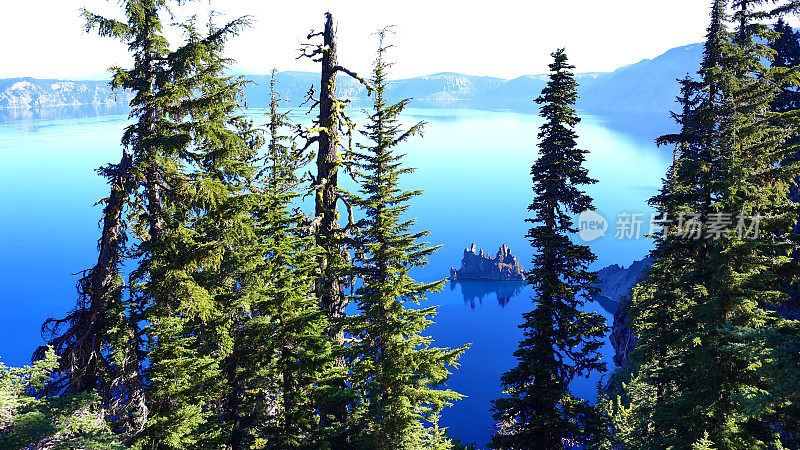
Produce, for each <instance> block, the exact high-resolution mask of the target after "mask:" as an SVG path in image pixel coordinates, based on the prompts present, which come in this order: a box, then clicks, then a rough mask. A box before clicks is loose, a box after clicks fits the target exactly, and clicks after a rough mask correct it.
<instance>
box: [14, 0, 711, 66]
mask: <svg viewBox="0 0 800 450" xmlns="http://www.w3.org/2000/svg"><path fill="white" fill-rule="evenodd" d="M0 1H1V2H2V6H0V11H1V13H0V78H8V77H16V76H32V77H38V78H82V77H93V76H94V77H96V76H97V75H99V74H102V73H104V72H105V71H106V69H107V68H108V67H109V66H112V65H114V64H122V65H126V64H127V63H128V62H129V60H128V56H127V54H126V49H125V47H124V46H123V45H121V44H118V43H116V42H115V41H113V40H111V39H108V38H100V37H98V36H97V35H95V34H93V33H92V34H87V33H84V31H83V28H82V19H81V17H80V15H79V9H80V8H81V7H86V8H87V9H90V10H92V11H95V12H98V13H102V14H104V15H108V16H112V17H117V18H121V17H122V16H121V10H120V8H119V4H118V2H117V0H0ZM193 3H194V4H193V5H192V3H190V5H192V6H190V7H185V6H184V7H176V12H177V13H178V14H181V15H182V14H187V12H188V11H192V12H193V13H194V12H198V13H199V14H200V15H201V17H207V12H203V11H204V10H207V9H208V7H209V4H210V5H211V7H213V8H214V9H217V10H220V11H222V12H224V13H226V17H235V16H239V15H250V16H253V18H254V19H255V22H254V25H253V27H252V28H251V29H249V30H247V31H245V32H244V33H242V35H241V36H239V37H238V38H236V39H234V40H233V41H231V43H230V45H229V47H228V49H229V54H228V56H229V57H232V58H234V59H236V61H237V63H236V66H237V67H239V68H241V69H242V70H244V71H247V72H250V73H258V74H265V73H268V72H269V71H270V70H271V69H272V68H273V67H275V68H277V69H278V70H306V71H313V70H316V69H317V68H316V67H315V65H314V64H313V63H311V62H310V61H309V60H300V61H297V60H295V57H296V56H297V55H298V51H297V49H298V48H299V43H300V42H301V41H304V39H305V36H306V35H307V34H308V32H309V30H310V29H311V28H315V29H320V28H321V27H322V24H323V13H324V12H325V11H326V10H330V11H331V12H332V13H333V14H334V18H335V19H336V20H337V22H338V29H339V55H340V62H341V63H342V64H343V65H345V66H349V67H351V68H352V69H354V70H356V71H361V72H367V71H368V69H369V67H370V66H369V64H370V61H371V58H372V57H373V55H374V52H375V45H376V40H375V36H374V35H373V33H374V31H375V30H377V29H378V28H380V27H383V26H386V25H395V32H396V35H395V36H393V38H392V39H393V41H392V42H393V43H394V44H395V46H396V48H395V49H394V50H393V51H392V53H391V55H390V56H391V58H392V59H393V60H394V61H395V62H396V65H395V66H394V67H393V70H392V75H393V77H395V78H405V77H412V76H418V75H427V74H432V73H437V72H460V73H464V74H470V75H490V76H498V77H503V78H513V77H517V76H520V75H525V74H538V73H544V72H546V71H547V63H548V62H549V54H550V52H551V51H553V50H554V49H555V48H558V47H566V49H567V53H568V55H569V56H570V59H571V60H572V62H573V64H575V65H576V66H577V71H579V72H600V71H610V70H613V69H616V68H618V67H620V66H623V65H627V64H632V63H635V62H637V61H640V60H642V59H645V58H653V57H656V56H658V55H660V54H661V53H663V52H665V51H666V50H669V49H670V48H673V47H677V46H681V45H686V44H691V43H695V42H700V41H701V40H702V39H703V35H704V33H705V28H706V26H707V22H708V13H709V4H710V0H709V1H706V0H604V1H600V0H558V1H550V0H547V1H545V0H528V1H520V0H516V1H512V0H482V1H479V2H478V1H472V0H461V1H450V0H448V1H438V0H395V1H381V0H373V1H363V0H362V1H355V0H336V1H333V0H328V1H319V0H281V1H272V0H260V1H257V0H196V1H195V2H193Z"/></svg>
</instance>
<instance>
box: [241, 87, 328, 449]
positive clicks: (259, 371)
mask: <svg viewBox="0 0 800 450" xmlns="http://www.w3.org/2000/svg"><path fill="white" fill-rule="evenodd" d="M270 98H271V101H270V105H269V106H270V112H269V124H268V133H269V143H268V147H267V154H266V156H265V159H264V161H265V167H264V168H263V171H262V172H263V173H262V178H263V181H262V182H261V183H260V186H261V187H260V188H259V190H258V191H257V195H256V198H257V201H258V207H257V208H256V209H255V223H254V225H255V233H256V236H257V242H258V244H257V245H256V246H254V247H252V251H253V252H252V254H250V255H247V256H246V259H247V260H249V261H257V263H256V264H255V266H254V267H253V269H252V270H251V271H250V274H249V276H248V277H246V278H245V279H244V280H245V282H244V285H245V286H246V287H245V291H246V292H247V294H246V303H247V304H248V311H247V315H246V318H245V320H244V321H243V323H242V327H241V329H240V330H239V331H238V333H237V335H236V340H235V351H234V359H235V360H236V362H237V364H236V366H237V367H236V370H235V372H234V377H233V379H232V380H233V381H232V383H231V384H232V385H233V386H235V387H236V390H235V400H234V402H235V404H236V405H237V406H236V407H235V408H231V410H232V411H237V412H238V417H237V418H236V422H238V423H239V424H240V425H239V426H238V427H235V428H234V433H233V437H234V439H232V440H231V446H232V447H233V448H250V447H251V446H252V445H255V446H256V447H257V448H276V449H283V448H319V447H320V446H324V440H325V432H324V430H322V429H321V428H320V427H319V416H318V414H317V412H316V409H317V404H318V403H319V402H320V401H321V400H324V396H325V394H326V393H325V392H324V391H323V390H322V389H320V385H319V381H320V380H324V378H325V377H326V376H327V374H328V372H327V371H328V370H329V369H331V367H332V366H333V356H332V354H331V343H330V341H329V340H328V339H327V337H326V335H325V331H326V329H327V316H326V315H325V313H324V311H323V310H322V309H321V307H320V306H319V304H318V302H317V300H316V297H315V296H314V295H313V282H314V276H315V274H316V273H317V253H318V249H316V246H315V244H314V238H313V236H311V235H309V234H308V232H307V227H306V224H305V220H304V219H305V218H304V216H302V215H301V214H300V213H299V212H296V211H293V210H292V209H291V207H292V202H293V201H294V200H296V199H297V197H298V196H299V193H298V192H299V190H300V189H302V187H303V186H302V183H301V182H302V180H300V179H298V178H297V176H296V172H297V171H298V170H299V169H301V168H302V167H304V166H305V165H306V164H307V162H308V161H307V157H306V155H305V154H304V153H303V152H302V151H301V150H300V149H298V148H297V147H296V146H294V145H290V143H291V141H290V139H289V138H288V137H287V136H286V135H285V134H283V133H284V130H286V129H288V128H289V127H290V126H291V124H290V122H289V118H288V113H281V112H279V110H278V108H279V101H280V98H279V96H278V94H277V92H276V89H275V79H274V74H273V79H272V82H271V96H270Z"/></svg>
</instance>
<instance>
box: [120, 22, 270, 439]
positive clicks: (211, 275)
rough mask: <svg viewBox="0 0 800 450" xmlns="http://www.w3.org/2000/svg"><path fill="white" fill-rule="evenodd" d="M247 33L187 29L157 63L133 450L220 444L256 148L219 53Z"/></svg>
mask: <svg viewBox="0 0 800 450" xmlns="http://www.w3.org/2000/svg"><path fill="white" fill-rule="evenodd" d="M247 25H248V22H247V20H245V19H238V20H234V21H232V22H229V23H227V24H226V25H225V26H223V27H216V26H214V25H213V24H212V23H209V25H208V31H207V32H206V33H201V32H200V31H199V29H198V28H197V26H196V25H195V23H194V21H193V20H190V21H189V22H187V23H185V24H183V25H182V28H183V30H184V32H185V34H186V36H187V38H186V43H185V44H184V45H182V46H181V47H179V48H177V49H176V50H175V51H174V52H171V53H170V54H169V55H168V58H167V60H168V63H169V64H168V66H167V67H166V70H165V73H164V74H163V75H164V77H165V79H164V81H163V83H164V84H163V85H162V86H160V89H159V95H158V96H157V97H158V101H159V110H160V112H161V116H160V123H159V126H160V127H163V128H159V130H160V131H161V133H163V134H162V136H163V138H164V140H163V141H162V142H160V143H159V146H158V147H157V149H158V153H157V154H156V155H155V156H156V159H157V160H159V161H160V162H159V163H158V165H159V166H163V167H165V168H168V169H169V170H162V171H160V172H159V173H160V174H161V175H162V176H164V179H163V182H164V183H165V184H166V185H167V186H169V187H170V189H168V190H166V189H165V190H164V191H163V192H162V196H161V197H160V198H161V208H160V210H161V212H162V215H163V218H164V226H163V228H162V229H161V231H160V234H161V237H162V239H161V240H159V241H152V240H150V241H145V242H144V243H143V247H142V249H141V250H142V251H143V257H142V264H141V266H140V267H139V268H138V269H137V270H136V271H134V274H133V279H134V280H136V281H137V290H138V292H137V294H138V295H140V296H141V297H140V298H141V299H142V300H145V301H144V302H143V303H140V305H139V306H140V308H141V314H142V316H141V317H142V319H143V320H145V321H146V323H147V324H148V325H147V326H146V328H145V330H144V331H145V333H146V335H147V341H146V346H145V349H146V351H147V359H148V362H149V366H148V371H147V379H148V381H149V385H148V390H147V393H148V398H149V400H150V404H151V414H150V417H149V420H148V423H147V427H146V429H145V430H144V433H143V434H142V435H141V436H140V439H139V445H141V446H160V447H166V448H186V447H213V446H219V445H221V444H222V443H224V442H228V441H229V440H230V436H229V435H230V433H231V426H232V425H231V424H230V423H228V422H227V421H225V420H224V419H225V418H226V417H227V416H226V414H227V413H230V410H229V409H225V408H224V407H221V405H223V404H224V403H225V400H226V395H225V392H226V388H235V387H230V386H226V385H225V382H224V381H225V377H224V370H225V369H226V367H225V365H226V364H227V363H229V362H230V356H231V355H232V353H233V351H234V334H235V332H236V330H237V328H238V327H239V326H240V324H241V317H242V315H243V314H244V312H245V311H246V309H247V307H248V305H247V304H246V303H245V301H244V299H243V297H244V293H243V291H242V289H241V287H242V282H243V278H244V277H246V276H248V270H250V269H251V268H252V265H253V262H252V261H248V260H247V259H245V258H244V255H245V254H246V251H247V249H248V248H249V247H250V246H252V245H254V242H255V238H254V234H253V228H254V226H253V204H252V201H251V199H252V195H251V189H250V184H251V180H252V179H253V178H254V177H255V174H256V170H257V168H256V150H257V149H258V148H259V147H260V145H261V138H260V136H259V134H258V133H257V132H256V130H254V128H253V126H252V123H251V122H250V121H249V120H247V119H245V118H244V117H243V116H242V115H241V112H240V105H241V99H242V89H243V85H244V83H245V81H244V80H243V79H242V78H240V77H234V78H232V77H228V76H225V75H223V71H224V70H225V68H226V67H227V65H228V64H229V60H227V59H226V58H224V57H223V56H222V54H223V51H224V46H225V43H226V41H227V39H229V38H230V37H231V36H234V35H236V34H237V33H238V31H239V30H240V29H242V28H243V27H245V26H247ZM162 152H163V153H162ZM162 158H163V159H162ZM149 214H150V213H149V212H148V219H149ZM151 230H152V229H151ZM151 236H152V235H151Z"/></svg>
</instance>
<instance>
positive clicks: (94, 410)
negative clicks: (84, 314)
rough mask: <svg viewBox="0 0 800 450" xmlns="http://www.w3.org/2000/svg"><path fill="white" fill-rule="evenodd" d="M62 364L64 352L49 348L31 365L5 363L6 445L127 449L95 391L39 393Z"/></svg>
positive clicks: (0, 401) (2, 407)
mask: <svg viewBox="0 0 800 450" xmlns="http://www.w3.org/2000/svg"><path fill="white" fill-rule="evenodd" d="M58 367H59V362H58V357H57V356H56V354H55V352H54V351H53V350H52V349H46V350H45V352H44V355H43V356H42V358H40V359H39V360H37V361H36V362H34V363H33V365H32V366H30V367H23V368H19V369H15V368H7V367H5V366H4V365H3V364H0V448H8V449H19V448H37V449H38V448H48V449H63V450H67V449H74V448H91V449H98V450H99V449H107V450H122V449H124V448H125V447H124V446H123V445H122V444H121V438H120V437H119V436H115V435H114V434H113V433H112V432H111V430H110V428H109V426H108V424H107V423H106V422H105V420H104V417H103V415H104V414H103V407H102V402H101V401H100V399H99V398H98V397H96V396H94V395H92V394H90V393H87V392H80V393H76V394H64V395H61V396H54V397H44V398H36V397H34V396H31V395H30V392H31V391H41V390H42V389H43V388H44V387H45V386H46V385H47V384H48V383H49V382H50V379H51V377H52V374H53V372H54V371H56V370H57V369H58Z"/></svg>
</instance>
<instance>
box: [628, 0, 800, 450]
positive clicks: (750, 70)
mask: <svg viewBox="0 0 800 450" xmlns="http://www.w3.org/2000/svg"><path fill="white" fill-rule="evenodd" d="M763 3H764V2H757V1H735V2H733V5H732V6H733V7H734V9H735V13H734V15H733V17H732V20H731V21H732V22H733V23H734V24H735V26H736V30H735V32H734V33H731V32H729V31H728V30H727V26H726V25H727V23H729V22H728V19H727V17H726V11H727V7H728V6H729V5H728V2H727V1H724V0H717V1H715V2H714V6H713V8H712V21H711V26H710V27H709V35H708V40H707V43H706V51H705V55H704V60H703V62H702V64H701V70H700V72H699V80H698V81H697V82H695V83H693V89H694V95H695V96H696V97H695V98H696V102H694V103H693V104H692V105H691V107H690V108H684V111H685V112H684V114H683V115H682V116H680V117H679V122H680V123H681V125H682V132H681V133H680V134H679V135H676V136H666V137H665V138H662V142H670V143H675V144H676V145H678V147H679V149H680V156H679V157H678V159H677V161H676V167H675V169H676V170H674V172H673V173H674V177H673V178H672V179H671V180H670V184H669V185H666V184H665V188H664V189H663V190H662V193H661V194H660V196H657V197H656V198H654V200H653V203H654V206H656V207H657V208H658V209H659V210H660V211H661V212H662V213H665V214H668V215H669V216H670V217H671V218H672V220H675V219H676V218H679V217H680V215H681V214H689V213H692V214H696V217H697V219H698V221H699V222H700V223H701V224H703V227H702V228H700V229H699V232H698V233H697V234H696V235H695V236H694V237H691V236H687V235H686V232H685V229H686V226H685V223H684V224H681V223H680V219H679V220H678V221H677V222H678V223H672V224H668V226H667V229H666V230H665V233H664V234H663V235H662V236H660V237H659V238H658V239H657V242H656V250H655V251H654V252H653V256H654V257H655V259H656V262H655V264H654V266H653V269H652V270H651V271H650V273H649V276H648V278H647V279H646V280H645V281H644V282H643V283H642V284H641V285H640V286H639V288H637V289H636V290H635V293H634V299H633V305H634V306H633V315H634V324H635V331H636V332H637V335H638V336H639V337H640V340H639V342H638V344H637V349H636V350H635V351H634V355H633V360H634V362H635V363H636V364H637V376H636V377H635V378H634V381H633V382H632V383H631V384H630V385H629V386H628V393H629V396H630V397H631V399H632V412H631V416H632V417H633V418H634V423H633V426H632V428H631V430H630V433H629V436H628V444H629V445H631V446H635V447H637V448H667V447H674V448H690V447H692V446H696V447H698V448H709V446H710V445H714V446H715V447H719V448H753V447H759V446H776V445H778V446H779V445H780V436H779V433H778V432H776V429H778V428H780V425H778V423H779V422H780V421H781V419H780V418H779V417H778V416H779V415H776V414H775V411H776V410H775V409H774V408H773V407H771V406H767V405H766V404H763V403H762V404H761V405H760V406H757V404H758V401H754V399H755V398H757V397H758V396H759V395H758V394H757V393H766V392H770V391H771V390H773V389H774V384H773V383H774V380H771V379H770V378H771V376H765V375H766V374H765V372H764V371H762V370H760V369H759V367H761V366H762V365H764V364H766V363H768V362H769V361H770V360H772V358H773V357H772V356H770V354H771V352H772V350H771V347H773V346H774V343H770V342H769V341H768V340H766V341H765V340H764V338H763V337H764V335H765V334H769V333H771V332H772V331H774V330H776V329H785V328H786V327H787V326H789V324H788V323H786V322H785V321H784V320H782V319H780V318H779V317H777V316H776V315H775V314H774V313H773V312H772V311H770V306H769V305H774V304H778V303H780V302H781V301H783V298H784V297H785V296H784V294H783V293H782V292H781V289H780V286H781V285H782V284H784V283H785V282H786V280H787V278H786V276H787V275H788V276H789V278H791V277H792V275H791V274H792V273H793V272H794V271H795V270H796V269H795V268H792V267H791V265H790V261H789V259H788V254H789V252H790V251H791V248H792V247H793V244H791V241H792V240H793V239H791V238H790V239H789V240H787V239H779V238H778V236H782V237H783V238H786V237H788V235H787V234H786V233H787V232H788V231H789V230H790V228H791V224H792V223H793V220H794V219H793V218H794V217H796V214H797V212H796V211H794V207H793V206H792V205H791V204H790V202H788V199H787V196H786V195H787V192H788V186H789V184H790V183H791V180H792V178H793V177H794V176H795V174H794V173H795V172H796V168H794V167H791V166H786V165H784V166H781V162H782V161H784V158H786V157H787V156H789V155H790V153H789V152H788V151H787V150H786V147H785V146H784V145H783V142H784V141H785V139H786V137H787V132H786V130H781V129H779V128H777V127H776V120H775V119H776V117H775V116H773V115H771V114H769V113H768V110H769V108H768V106H769V104H770V102H771V101H772V100H773V98H774V95H775V93H776V92H777V85H776V83H775V74H774V73H773V72H771V71H769V70H767V69H766V68H764V67H763V65H762V63H761V59H762V58H764V57H766V56H767V55H768V51H767V48H766V46H765V45H764V42H765V40H766V38H767V37H768V33H767V30H766V27H765V26H763V25H760V24H759V23H757V21H758V20H759V19H761V18H763V17H764V14H765V13H764V12H763V11H761V10H759V8H761V7H763V6H764V5H763ZM754 215H758V216H760V217H761V218H762V219H761V220H760V230H759V234H760V237H759V238H757V239H753V238H752V236H751V237H749V238H748V237H747V236H744V235H743V234H742V233H737V232H736V230H735V227H737V225H739V226H741V224H742V222H741V221H742V220H745V218H746V216H754ZM726 217H727V218H728V221H727V222H723V223H725V225H723V226H722V228H721V229H719V230H718V231H720V232H719V233H717V234H713V233H712V230H711V228H710V225H709V224H710V223H713V222H715V221H718V222H722V221H723V219H725V218H726ZM717 228H719V227H717ZM782 280H783V281H782ZM759 336H760V337H759ZM756 348H757V349H760V350H759V351H750V350H751V349H756ZM773 406H774V404H773ZM776 425H777V428H776Z"/></svg>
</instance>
